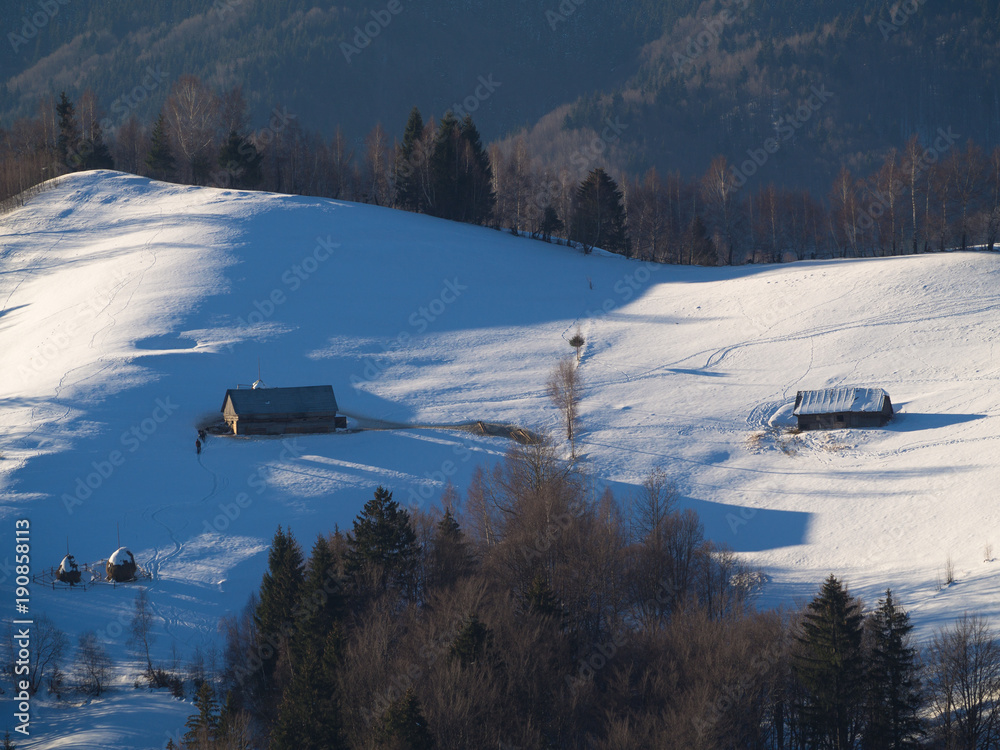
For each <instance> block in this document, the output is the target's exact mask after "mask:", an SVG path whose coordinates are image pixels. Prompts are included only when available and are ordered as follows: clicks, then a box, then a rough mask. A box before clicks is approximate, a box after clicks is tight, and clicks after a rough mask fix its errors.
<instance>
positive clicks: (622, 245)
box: [570, 167, 630, 256]
mask: <svg viewBox="0 0 1000 750" xmlns="http://www.w3.org/2000/svg"><path fill="white" fill-rule="evenodd" d="M570 239H572V240H574V241H576V242H580V243H582V244H583V247H584V250H585V251H587V252H589V251H590V250H591V249H593V248H595V247H600V248H603V249H604V250H608V251H610V252H613V253H621V254H622V255H626V256H627V255H629V253H630V245H629V239H628V235H627V234H626V231H625V205H624V197H623V196H622V191H621V190H619V189H618V184H617V183H616V182H615V181H614V180H613V179H611V177H610V175H608V173H607V172H605V171H604V170H603V169H601V168H600V167H598V168H597V169H595V170H593V171H592V172H591V173H590V174H589V175H588V176H587V179H585V180H584V181H583V182H582V183H581V184H580V187H579V188H577V191H576V195H575V196H574V198H573V216H572V221H571V222H570Z"/></svg>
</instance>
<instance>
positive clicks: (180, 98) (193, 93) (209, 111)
mask: <svg viewBox="0 0 1000 750" xmlns="http://www.w3.org/2000/svg"><path fill="white" fill-rule="evenodd" d="M163 111H164V114H165V116H166V120H167V124H168V126H169V128H170V135H171V138H172V139H173V143H174V148H175V154H176V156H177V160H178V165H177V166H178V171H179V173H180V175H179V176H180V178H181V180H182V181H184V182H188V183H198V182H201V181H202V180H203V179H205V178H207V176H208V172H209V171H210V169H211V165H212V163H213V162H214V161H215V156H216V155H217V153H218V143H217V134H218V129H219V100H218V97H216V95H215V94H214V93H213V92H212V91H211V89H209V88H208V86H206V85H205V84H204V83H202V82H201V80H200V79H198V78H196V77H195V76H191V75H184V76H181V77H180V78H178V79H177V81H176V82H175V83H174V85H173V87H172V88H171V89H170V96H169V97H168V98H167V101H166V104H164V105H163Z"/></svg>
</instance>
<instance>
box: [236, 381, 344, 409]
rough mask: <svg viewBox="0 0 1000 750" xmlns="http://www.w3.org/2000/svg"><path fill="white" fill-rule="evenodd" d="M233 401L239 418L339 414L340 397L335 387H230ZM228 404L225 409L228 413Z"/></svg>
mask: <svg viewBox="0 0 1000 750" xmlns="http://www.w3.org/2000/svg"><path fill="white" fill-rule="evenodd" d="M226 399H231V400H232V402H233V409H235V411H236V413H237V414H239V415H243V416H246V415H250V414H262V415H266V414H303V413H305V414H311V413H315V412H334V413H335V412H336V411H337V398H336V397H335V396H334V395H333V386H332V385H305V386H300V387H298V388H230V389H229V390H228V391H226ZM225 408H226V404H225V401H223V403H222V410H223V411H225Z"/></svg>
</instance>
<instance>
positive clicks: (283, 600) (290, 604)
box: [254, 526, 303, 684]
mask: <svg viewBox="0 0 1000 750" xmlns="http://www.w3.org/2000/svg"><path fill="white" fill-rule="evenodd" d="M302 581H303V575H302V550H301V549H300V548H299V545H298V542H296V541H295V537H293V536H292V532H291V531H287V532H285V531H282V529H281V526H278V530H277V531H276V532H275V534H274V539H272V540H271V549H270V550H269V552H268V554H267V572H266V573H264V578H263V580H262V581H261V584H260V601H259V602H258V603H257V609H256V611H255V612H254V622H255V624H256V626H257V636H258V638H259V639H260V645H261V647H263V645H264V644H267V645H269V646H270V647H271V648H272V649H274V648H275V646H274V645H272V644H282V643H285V642H287V640H288V638H289V637H291V636H292V635H293V634H294V632H293V629H294V625H293V620H292V617H293V613H294V612H295V608H296V605H297V604H298V603H299V593H300V590H301V588H302ZM276 663H277V660H276V658H275V656H272V657H271V658H269V659H264V660H263V670H264V678H265V684H269V682H270V679H271V677H272V676H273V675H274V670H275V666H276Z"/></svg>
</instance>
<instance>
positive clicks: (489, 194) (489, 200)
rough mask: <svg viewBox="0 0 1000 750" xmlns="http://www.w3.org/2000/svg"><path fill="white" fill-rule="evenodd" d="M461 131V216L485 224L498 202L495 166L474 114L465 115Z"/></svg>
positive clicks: (463, 219)
mask: <svg viewBox="0 0 1000 750" xmlns="http://www.w3.org/2000/svg"><path fill="white" fill-rule="evenodd" d="M459 135H460V136H461V140H462V143H461V144H460V145H461V165H460V174H459V185H458V198H459V202H460V203H461V204H462V209H461V210H460V220H461V221H466V222H469V223H470V224H480V225H482V224H485V223H486V222H487V221H489V218H490V216H492V215H493V208H494V207H495V206H496V203H497V197H496V195H495V194H494V192H493V168H492V167H491V166H490V158H489V156H488V155H487V154H486V150H485V149H484V148H483V142H482V139H481V138H480V137H479V130H477V129H476V126H475V124H474V123H473V122H472V116H471V115H466V116H465V117H464V118H463V119H462V124H461V126H460V127H459Z"/></svg>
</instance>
